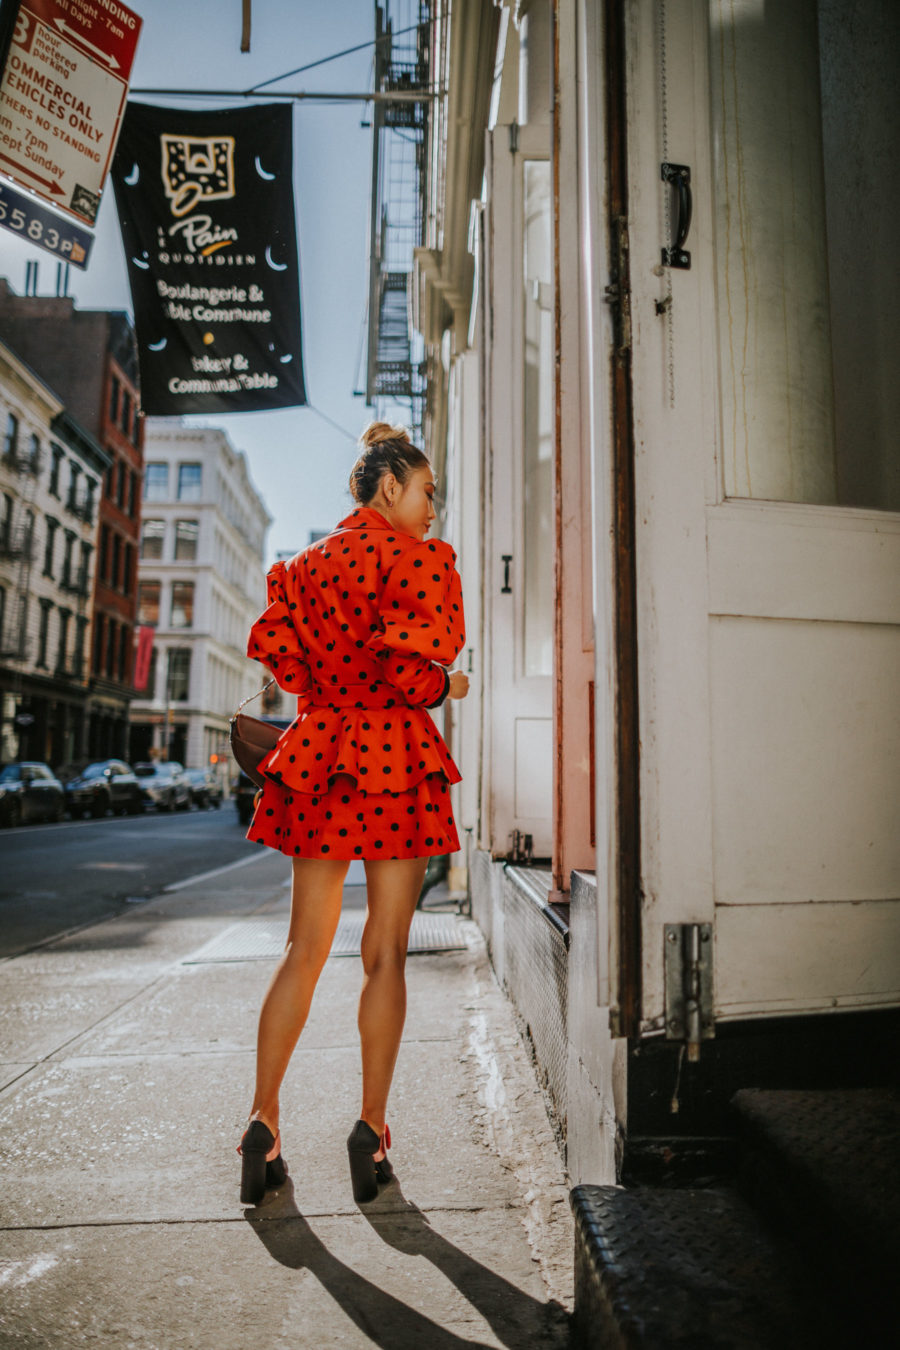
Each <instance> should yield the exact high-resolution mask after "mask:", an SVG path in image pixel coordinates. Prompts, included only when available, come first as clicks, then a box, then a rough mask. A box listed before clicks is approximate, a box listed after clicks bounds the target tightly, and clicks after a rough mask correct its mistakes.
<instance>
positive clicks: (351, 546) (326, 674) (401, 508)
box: [239, 422, 469, 1204]
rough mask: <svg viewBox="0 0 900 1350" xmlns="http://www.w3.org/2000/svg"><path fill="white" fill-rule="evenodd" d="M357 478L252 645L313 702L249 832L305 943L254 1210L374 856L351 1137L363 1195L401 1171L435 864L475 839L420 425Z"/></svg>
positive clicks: (283, 1022)
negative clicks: (281, 856) (414, 948)
mask: <svg viewBox="0 0 900 1350" xmlns="http://www.w3.org/2000/svg"><path fill="white" fill-rule="evenodd" d="M361 444H362V446H363V451H362V454H361V455H360V457H359V459H358V460H357V462H356V464H355V465H354V466H353V470H352V472H351V474H350V491H351V492H352V494H353V497H354V498H355V500H356V501H357V503H358V506H357V508H356V510H354V511H352V512H351V513H350V515H349V516H347V518H346V519H345V520H342V521H341V522H340V524H339V525H338V526H337V528H336V529H335V530H334V531H333V532H332V533H331V534H329V535H327V536H326V537H325V538H324V539H320V540H318V541H317V542H316V543H314V544H311V545H310V546H309V548H306V549H304V550H303V552H302V553H298V554H297V556H296V557H295V558H293V559H292V560H291V561H290V562H289V563H287V564H286V565H285V564H284V563H276V564H275V566H274V567H273V568H272V570H271V571H270V573H269V577H268V599H269V607H268V609H267V610H266V611H265V613H264V614H263V615H262V616H261V618H260V619H259V620H258V622H257V623H255V624H254V625H253V628H252V629H251V632H250V638H249V642H248V647H247V652H248V655H249V656H253V657H255V658H256V659H257V660H259V661H262V662H263V663H264V664H265V665H267V666H268V667H269V669H270V670H271V671H272V673H273V675H274V676H275V678H276V679H277V681H278V683H279V685H280V686H281V687H282V689H285V690H287V691H288V692H289V693H293V694H296V695H297V696H298V705H297V708H298V715H297V717H296V719H295V720H294V722H293V723H292V724H291V726H290V727H289V728H288V729H287V731H285V732H284V734H283V735H282V736H281V737H280V739H279V741H278V743H277V745H276V746H275V748H274V750H272V751H271V753H269V754H268V755H266V757H265V758H264V759H263V760H262V761H261V762H260V766H259V767H260V769H262V770H263V771H264V773H265V776H266V785H265V787H264V788H263V790H262V793H261V795H260V797H259V799H258V802H257V807H256V811H255V814H254V817H253V821H252V824H251V826H250V829H249V831H248V835H247V837H248V838H249V839H252V840H254V841H255V842H257V843H261V844H267V845H269V847H270V848H277V849H280V850H281V852H282V853H286V854H287V855H288V856H289V857H290V858H291V859H292V863H293V886H292V892H291V922H290V931H289V934H288V941H287V946H286V948H285V952H284V955H283V956H282V958H281V961H280V962H279V965H278V968H277V969H276V971H275V974H274V976H273V978H272V982H271V984H270V985H269V988H268V991H267V993H266V995H265V998H264V1000H263V1005H262V1011H261V1013H260V1020H259V1036H258V1040H257V1068H256V1095H255V1097H254V1100H253V1107H252V1112H251V1116H250V1123H249V1125H248V1128H247V1131H246V1133H245V1134H244V1137H243V1140H242V1141H241V1147H240V1149H239V1152H240V1153H241V1154H242V1173H241V1200H242V1202H244V1203H250V1204H256V1203H258V1202H259V1200H260V1199H261V1198H262V1195H263V1192H264V1190H265V1187H266V1184H270V1185H278V1184H280V1182H281V1181H283V1180H284V1175H285V1171H284V1164H283V1162H282V1159H281V1139H280V1135H279V1129H278V1094H279V1089H280V1087H281V1081H282V1079H283V1077H284V1074H285V1071H286V1069H287V1066H288V1062H289V1060H290V1057H291V1054H292V1052H293V1049H294V1046H295V1045H296V1043H297V1039H298V1037H299V1035H300V1032H301V1031H302V1029H303V1026H304V1023H305V1022H306V1018H307V1015H308V1013H309V1007H310V1003H311V1001H312V996H313V992H314V990H315V987H316V982H317V980H318V978H319V974H320V973H321V970H322V967H323V965H324V964H325V960H326V958H327V956H328V953H329V951H330V950H331V944H332V940H333V938H334V933H335V929H336V928H337V922H338V918H339V916H340V910H341V894H342V889H343V884H344V877H345V876H346V873H347V868H348V866H349V864H350V862H351V860H352V859H354V858H362V859H363V861H364V865H365V870H366V888H367V898H368V909H367V914H366V923H365V929H364V932H363V938H362V948H361V950H362V962H363V986H362V994H361V996H360V1000H359V1017H358V1025H359V1035H360V1042H361V1047H362V1069H363V1083H362V1107H361V1110H360V1118H359V1120H358V1121H357V1123H356V1125H355V1126H354V1128H353V1130H352V1131H351V1134H350V1137H349V1139H348V1140H347V1150H348V1154H349V1158H350V1176H351V1181H352V1186H353V1196H354V1199H355V1200H356V1201H357V1202H361V1201H366V1200H371V1199H373V1198H374V1197H375V1195H376V1194H377V1192H378V1182H379V1181H386V1180H388V1179H389V1178H390V1177H391V1176H392V1175H393V1173H392V1170H391V1164H390V1162H389V1160H388V1157H387V1150H388V1148H389V1146H390V1134H389V1132H388V1128H387V1124H386V1122H385V1114H386V1111H387V1098H388V1091H389V1089H390V1085H391V1079H392V1077H393V1072H394V1064H395V1062H396V1059H397V1052H398V1050H399V1048H400V1036H401V1032H402V1030H403V1022H404V1019H405V1015H406V982H405V975H404V966H405V961H406V948H407V942H408V939H409V929H410V924H411V923H412V916H413V913H414V911H415V908H416V902H417V900H418V897H419V894H420V892H421V889H422V882H423V879H424V875H425V867H426V862H427V859H428V857H429V856H431V855H433V854H443V853H453V852H455V850H456V849H458V848H459V839H458V837H457V833H456V826H455V824H454V821H453V811H452V809H451V806H450V793H449V784H451V783H456V782H459V779H460V774H459V770H458V769H457V768H456V765H455V764H454V763H453V760H452V759H451V758H450V754H449V752H448V750H447V747H446V746H445V744H444V742H443V740H442V738H441V736H440V734H439V733H438V731H437V729H436V727H435V725H434V723H433V722H432V720H431V718H430V717H429V715H428V713H427V712H426V709H427V708H436V707H437V706H438V705H439V704H441V703H443V701H444V699H445V698H464V697H465V695H466V693H467V692H468V687H469V682H468V679H467V677H466V676H465V675H464V674H463V673H462V672H461V671H453V672H452V673H450V672H448V671H447V669H446V667H447V666H449V665H450V664H451V662H452V661H453V660H454V658H455V657H456V656H457V654H458V653H459V651H460V649H461V648H462V645H463V642H464V641H465V630H464V627H463V607H462V591H461V587H460V580H459V575H458V573H457V572H456V570H455V566H454V564H455V562H456V554H455V553H454V552H453V549H452V548H451V547H450V545H449V544H447V543H444V542H443V541H441V540H429V539H427V537H426V536H427V534H428V531H429V529H430V528H431V524H432V521H433V520H434V515H435V511H434V491H435V481H434V476H433V474H432V472H431V465H430V464H429V462H428V460H427V458H426V457H425V455H423V454H422V452H421V451H420V450H417V449H416V447H415V446H414V445H413V444H412V443H411V441H410V440H409V437H408V436H407V434H406V432H405V430H404V429H403V428H402V427H392V426H389V425H388V424H387V423H384V422H375V423H372V425H370V426H369V427H368V428H367V429H366V431H365V432H364V433H363V436H362V438H361Z"/></svg>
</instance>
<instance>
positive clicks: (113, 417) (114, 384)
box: [109, 375, 119, 422]
mask: <svg viewBox="0 0 900 1350" xmlns="http://www.w3.org/2000/svg"><path fill="white" fill-rule="evenodd" d="M109 420H110V421H111V422H117V421H118V420H119V381H118V379H117V378H116V376H115V375H113V377H112V379H111V380H110V382H109Z"/></svg>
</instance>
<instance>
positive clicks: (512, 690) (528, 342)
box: [482, 126, 553, 858]
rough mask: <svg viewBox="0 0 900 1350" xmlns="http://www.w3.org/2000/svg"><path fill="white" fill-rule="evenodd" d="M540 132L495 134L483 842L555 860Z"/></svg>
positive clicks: (544, 192)
mask: <svg viewBox="0 0 900 1350" xmlns="http://www.w3.org/2000/svg"><path fill="white" fill-rule="evenodd" d="M547 148H548V136H547V132H546V130H543V131H541V130H539V129H535V128H530V127H522V128H516V129H514V130H513V131H512V132H511V129H510V128H509V127H507V126H498V127H496V128H495V129H494V131H493V132H491V133H490V136H489V142H488V156H487V169H486V173H487V188H488V194H487V206H486V217H487V218H486V230H485V255H486V256H485V285H486V287H487V290H486V294H485V305H486V306H487V316H486V325H485V327H486V332H487V334H488V337H487V342H486V351H485V367H484V375H485V399H486V409H487V416H486V425H485V431H486V445H485V458H484V464H485V475H484V484H483V486H484V494H485V514H484V547H485V556H484V577H485V596H484V652H485V716H486V727H485V733H486V751H487V755H486V765H485V772H484V774H483V778H482V822H483V824H482V829H483V833H484V835H485V837H484V838H483V840H482V843H483V845H484V846H485V847H487V848H490V850H491V852H492V853H493V854H494V855H495V856H498V857H499V856H501V855H502V856H506V855H507V854H509V853H510V852H511V851H512V849H513V844H514V838H515V836H516V833H517V834H518V838H519V842H520V845H521V844H522V843H523V841H524V838H525V836H526V835H530V836H531V845H532V852H533V855H534V856H535V857H538V858H547V857H549V856H550V853H551V849H552V827H551V800H552V782H553V752H552V730H553V719H552V705H551V679H552V658H553V533H552V479H551V469H552V462H553V321H552V298H551V296H552V275H553V272H552V251H551V242H550V238H551V235H550V232H551V218H550V203H551V193H550V165H549V161H548V159H547Z"/></svg>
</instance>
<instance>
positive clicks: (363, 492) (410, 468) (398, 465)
mask: <svg viewBox="0 0 900 1350" xmlns="http://www.w3.org/2000/svg"><path fill="white" fill-rule="evenodd" d="M359 443H360V445H361V446H362V447H363V451H362V454H361V455H360V457H359V459H358V460H357V461H356V463H355V464H354V465H353V468H352V469H351V470H350V491H351V493H352V495H353V497H354V499H355V500H356V501H358V502H359V504H360V506H366V505H368V503H369V502H370V501H371V500H372V498H373V497H374V496H375V494H376V492H377V491H378V485H379V484H380V482H381V480H382V478H384V476H385V474H388V473H390V474H393V475H394V477H395V478H396V479H397V482H398V483H401V484H405V483H406V482H407V480H408V479H409V477H410V475H411V474H412V473H413V472H414V471H415V470H416V469H421V468H427V467H428V458H427V456H426V455H424V454H423V453H422V451H421V450H419V449H418V447H417V446H415V445H413V443H412V441H411V440H410V438H409V432H408V431H407V430H406V427H399V426H391V424H390V422H370V423H369V425H368V426H367V427H366V428H365V430H364V431H363V433H362V435H361V436H360V438H359Z"/></svg>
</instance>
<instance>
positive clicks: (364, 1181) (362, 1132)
mask: <svg viewBox="0 0 900 1350" xmlns="http://www.w3.org/2000/svg"><path fill="white" fill-rule="evenodd" d="M390 1146H391V1132H390V1130H389V1129H388V1127H387V1125H385V1127H384V1134H383V1135H381V1136H380V1137H379V1136H378V1135H377V1134H376V1133H375V1131H374V1130H373V1129H372V1126H371V1125H368V1124H366V1122H365V1121H364V1120H358V1121H357V1122H356V1124H355V1125H354V1126H353V1129H352V1130H351V1131H350V1135H349V1138H348V1139H347V1156H348V1157H349V1159H350V1183H351V1185H352V1187H353V1199H354V1200H355V1201H356V1203H357V1204H358V1205H364V1204H365V1203H366V1201H368V1200H374V1199H375V1197H376V1195H377V1194H378V1186H379V1183H380V1184H381V1185H384V1184H385V1183H386V1182H388V1181H390V1180H391V1178H392V1177H393V1175H394V1169H393V1167H391V1164H390V1159H389V1158H388V1156H387V1150H388V1149H389V1148H390ZM382 1147H383V1148H384V1150H385V1154H384V1157H383V1158H379V1160H378V1162H376V1161H375V1154H376V1153H377V1152H378V1150H379V1148H382Z"/></svg>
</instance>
